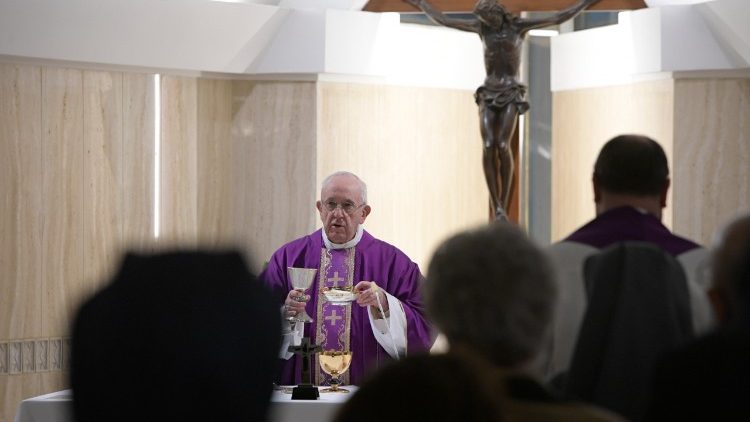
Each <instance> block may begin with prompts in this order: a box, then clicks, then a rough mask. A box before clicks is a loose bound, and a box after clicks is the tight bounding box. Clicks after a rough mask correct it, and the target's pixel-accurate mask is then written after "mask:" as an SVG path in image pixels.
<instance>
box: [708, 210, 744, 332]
mask: <svg viewBox="0 0 750 422" xmlns="http://www.w3.org/2000/svg"><path fill="white" fill-rule="evenodd" d="M711 260H712V265H711V267H712V272H713V283H712V286H711V291H710V296H711V301H712V303H713V305H714V308H715V309H716V313H717V315H718V317H719V320H720V322H721V323H722V324H725V325H734V326H738V325H742V326H744V327H745V328H746V329H748V328H750V214H746V215H743V216H741V217H739V218H736V219H734V220H732V222H730V223H729V224H728V225H727V226H726V227H725V228H724V229H723V230H722V231H721V232H720V234H719V236H718V237H717V241H716V246H715V247H714V249H713V253H712V256H711Z"/></svg>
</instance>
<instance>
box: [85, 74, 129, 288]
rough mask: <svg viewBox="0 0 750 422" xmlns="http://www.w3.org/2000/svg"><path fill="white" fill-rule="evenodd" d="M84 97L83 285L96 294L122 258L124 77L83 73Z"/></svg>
mask: <svg viewBox="0 0 750 422" xmlns="http://www.w3.org/2000/svg"><path fill="white" fill-rule="evenodd" d="M83 92H84V102H83V147H84V154H85V155H84V157H83V158H84V163H83V179H84V183H85V187H84V192H85V195H84V201H83V219H84V221H85V224H84V226H83V238H84V258H83V281H84V282H85V283H87V286H86V290H87V291H88V293H93V292H94V289H95V288H97V287H99V286H100V285H101V284H102V282H104V281H105V280H104V278H105V276H106V275H109V274H110V273H111V272H112V269H113V267H114V266H115V265H116V264H117V263H118V262H119V260H120V254H121V252H122V251H121V250H120V242H121V240H122V236H123V233H122V210H123V201H124V199H125V198H123V195H122V193H123V189H122V182H123V174H122V173H123V169H124V165H123V164H124V163H123V112H122V106H123V85H122V73H114V72H88V71H87V72H83ZM86 290H84V291H81V292H80V293H81V294H86V293H87V291H86Z"/></svg>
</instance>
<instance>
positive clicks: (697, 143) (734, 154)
mask: <svg viewBox="0 0 750 422" xmlns="http://www.w3.org/2000/svg"><path fill="white" fill-rule="evenodd" d="M674 138H675V145H674V157H675V162H676V163H677V164H676V165H675V166H674V171H673V173H674V178H673V184H672V189H673V191H674V193H673V197H674V203H675V206H679V209H676V210H675V217H674V228H675V230H677V231H678V232H680V233H683V234H685V235H687V236H688V237H690V238H693V239H696V240H699V241H701V242H703V243H704V244H709V243H710V242H711V240H712V237H713V233H714V232H715V231H716V230H717V229H718V228H720V227H721V226H722V225H724V224H726V222H727V221H728V220H729V219H731V218H732V217H733V216H735V215H736V214H738V213H740V212H748V211H750V79H682V80H677V81H676V82H675V137H674Z"/></svg>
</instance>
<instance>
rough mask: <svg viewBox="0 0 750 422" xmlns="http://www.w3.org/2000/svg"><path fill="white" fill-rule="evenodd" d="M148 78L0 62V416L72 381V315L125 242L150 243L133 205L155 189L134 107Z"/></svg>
mask: <svg viewBox="0 0 750 422" xmlns="http://www.w3.org/2000/svg"><path fill="white" fill-rule="evenodd" d="M144 78H145V76H144V75H128V76H127V77H126V76H125V75H124V74H123V73H121V72H94V71H82V70H78V69H62V68H54V67H40V66H28V65H15V64H1V65H0V91H1V92H0V160H2V163H0V167H1V168H2V171H3V174H2V181H1V182H0V184H1V185H0V192H1V194H2V196H3V198H5V199H4V200H3V201H2V202H3V205H2V208H0V233H1V234H2V235H0V250H1V251H2V252H0V253H2V254H5V256H3V257H2V261H1V262H2V264H3V271H2V273H0V309H1V311H0V312H2V313H3V314H2V317H1V318H0V421H3V422H4V421H10V420H13V417H14V415H15V411H16V408H17V405H18V403H19V402H20V400H21V399H22V398H25V397H30V396H34V395H38V394H41V393H44V392H50V391H55V390H59V389H61V388H63V387H64V386H65V384H66V383H67V380H66V376H67V372H66V369H67V366H68V364H69V363H68V360H67V353H68V351H69V341H68V340H69V338H68V336H69V326H70V323H71V318H72V316H73V312H74V310H75V309H76V308H77V306H78V305H79V304H80V301H81V300H82V299H83V298H84V297H86V296H87V295H89V294H90V293H91V292H93V290H94V289H95V288H96V287H98V286H99V285H101V283H102V282H103V281H104V280H105V279H106V276H107V275H108V274H109V273H110V272H111V270H112V267H113V266H114V265H115V264H116V263H117V262H118V261H119V256H120V252H121V250H122V248H123V246H122V245H123V244H124V241H123V239H124V238H126V237H127V238H129V239H131V240H137V241H136V243H139V244H146V243H148V241H149V237H148V236H147V234H146V233H145V232H144V231H143V230H142V226H144V225H146V226H147V225H148V221H144V219H143V218H142V216H143V215H145V213H143V212H138V213H130V212H129V211H130V210H137V209H139V208H140V207H141V205H140V203H142V202H143V198H146V197H148V195H149V193H146V192H143V191H142V188H143V187H144V186H145V184H144V183H139V181H140V180H142V174H141V172H140V170H142V169H143V168H142V166H143V165H144V163H143V161H144V157H143V154H142V153H138V152H137V151H138V149H139V148H141V149H142V146H143V145H142V144H144V143H148V144H151V143H152V137H148V138H143V137H141V135H142V134H143V132H144V131H143V128H142V127H141V126H142V125H143V124H144V122H145V121H146V120H145V119H144V118H143V114H144V113H142V112H141V111H142V110H140V111H135V112H134V108H137V107H134V104H136V103H137V104H138V105H142V104H144V102H143V101H138V100H134V98H135V97H140V98H142V97H144V96H148V95H144V94H145V93H146V92H147V91H148V89H147V88H146V87H147V86H148V85H147V84H143V83H136V81H138V80H139V79H144ZM126 81H127V82H126ZM151 98H153V97H152V96H151ZM137 116H140V117H137ZM126 128H127V130H126ZM146 161H148V160H146ZM148 179H149V181H151V180H152V178H151V177H149V178H148ZM149 192H150V189H149ZM125 223H127V224H128V226H127V227H128V235H127V236H126V235H125V227H126V224H125ZM136 233H140V234H138V235H136ZM16 360H17V361H18V362H16Z"/></svg>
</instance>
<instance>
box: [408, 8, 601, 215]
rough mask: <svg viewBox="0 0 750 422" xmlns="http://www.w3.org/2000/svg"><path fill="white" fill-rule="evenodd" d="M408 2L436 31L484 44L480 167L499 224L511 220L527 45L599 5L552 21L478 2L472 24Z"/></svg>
mask: <svg viewBox="0 0 750 422" xmlns="http://www.w3.org/2000/svg"><path fill="white" fill-rule="evenodd" d="M404 1H405V2H407V3H409V4H411V5H412V6H414V7H416V8H418V9H421V10H422V11H423V12H424V13H426V14H427V16H428V17H429V18H430V19H431V20H432V21H433V22H435V23H437V24H438V25H443V26H447V27H450V28H455V29H459V30H462V31H468V32H474V33H476V34H478V35H479V37H480V38H481V39H482V45H483V46H484V67H485V70H486V71H487V77H486V78H485V80H484V84H483V85H482V86H480V87H479V88H478V89H477V91H476V93H475V94H474V99H475V100H476V102H477V106H479V123H480V130H481V134H482V140H483V155H482V166H483V168H484V178H485V180H486V182H487V188H488V189H489V191H490V201H491V205H492V209H493V212H494V213H495V218H496V219H507V215H506V211H507V208H508V201H509V198H510V187H511V182H512V177H513V154H512V152H511V150H510V142H511V139H512V137H513V132H515V130H516V124H517V121H518V115H519V114H523V113H525V112H526V110H528V109H529V103H527V102H526V100H525V99H524V98H525V96H526V87H525V86H524V85H523V84H521V83H520V82H518V79H517V78H518V70H519V67H520V65H521V44H522V43H523V39H524V37H525V36H526V33H527V32H529V31H530V30H532V29H535V28H542V27H545V26H549V25H554V24H560V23H562V22H564V21H566V20H568V19H571V18H573V17H575V16H576V15H577V14H578V13H580V12H581V11H583V9H585V8H586V7H588V6H590V5H592V4H594V3H596V2H597V1H599V0H581V1H579V2H577V3H575V4H574V5H572V6H570V7H569V8H567V9H565V10H562V11H560V12H558V13H556V14H554V15H552V16H548V17H544V18H533V19H527V18H521V17H518V16H515V15H513V14H511V13H509V12H508V11H506V10H505V7H503V6H502V5H501V4H499V3H497V2H496V1H495V0H479V1H477V3H476V6H475V7H474V16H473V17H470V18H453V17H449V16H446V15H444V14H443V13H441V12H440V11H438V10H437V9H435V8H434V7H433V6H432V5H431V4H430V3H428V2H427V1H426V0H404Z"/></svg>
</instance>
